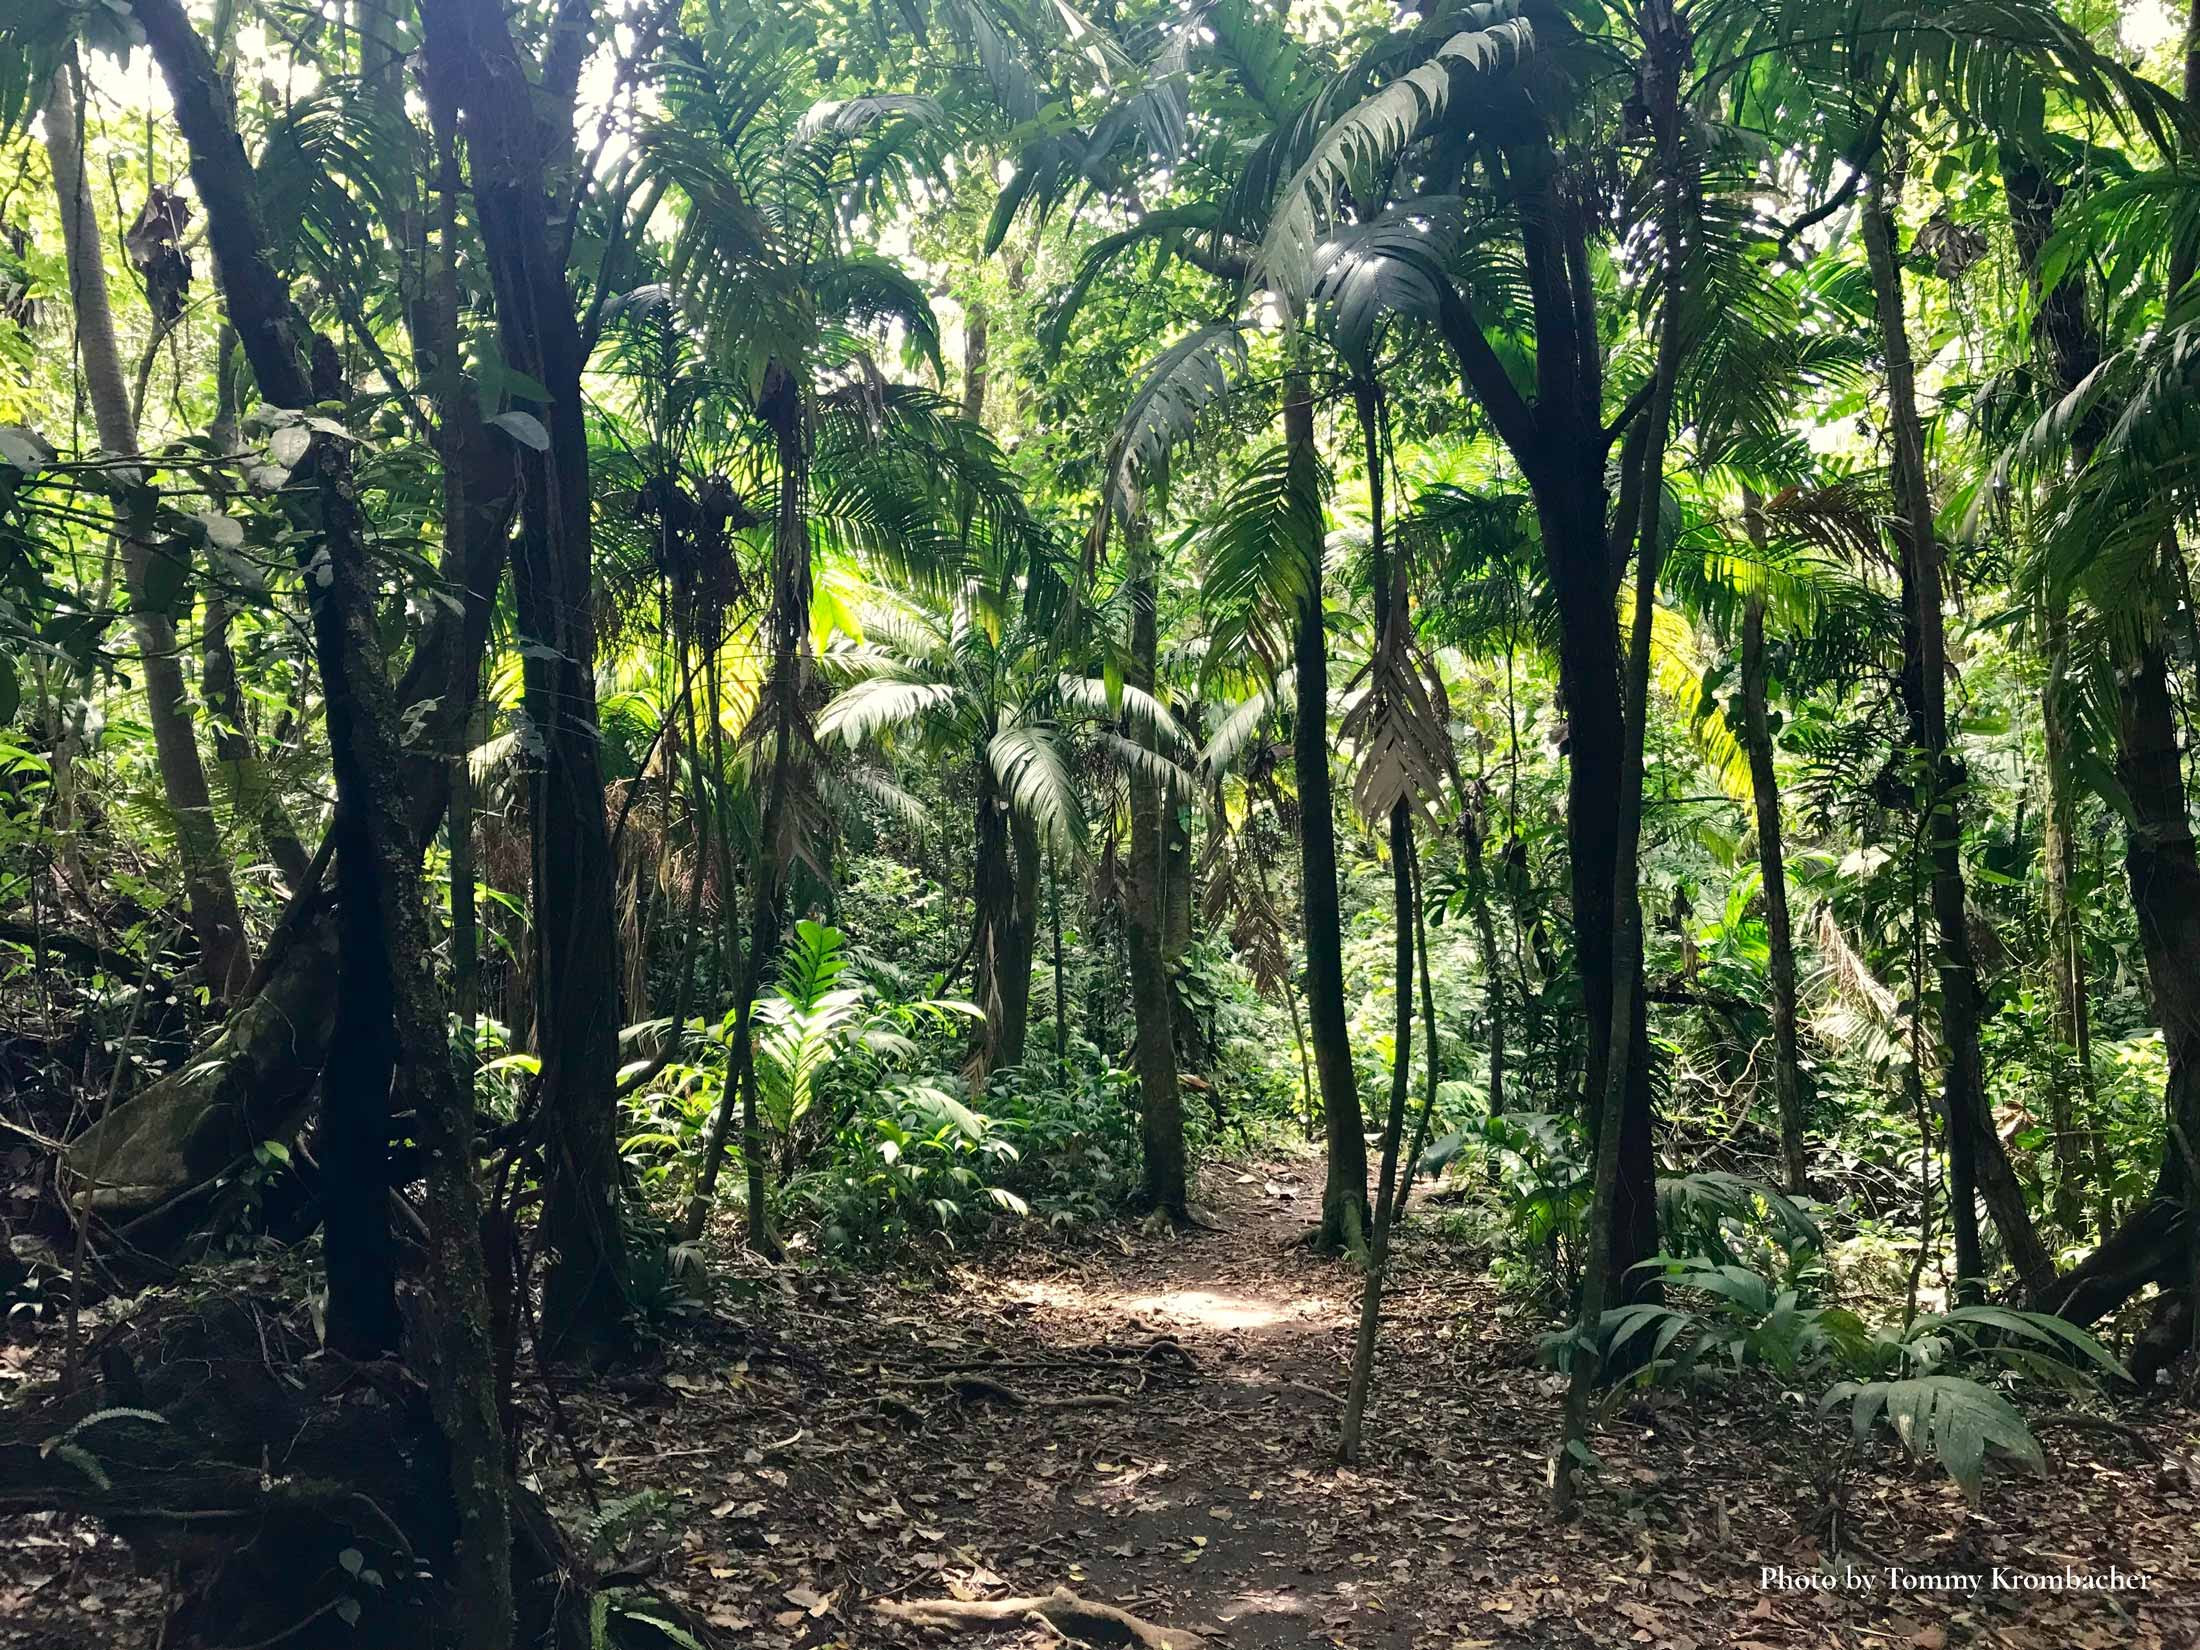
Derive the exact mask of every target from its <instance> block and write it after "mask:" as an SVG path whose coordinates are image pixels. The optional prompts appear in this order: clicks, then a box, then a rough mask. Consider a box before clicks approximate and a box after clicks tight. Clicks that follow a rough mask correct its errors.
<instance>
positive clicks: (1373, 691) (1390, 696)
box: [1338, 591, 1459, 824]
mask: <svg viewBox="0 0 2200 1650" xmlns="http://www.w3.org/2000/svg"><path fill="white" fill-rule="evenodd" d="M1400 597H1401V599H1399V600H1396V601H1393V602H1392V603H1391V609H1390V619H1389V622H1388V623H1387V624H1385V626H1384V627H1383V635H1382V639H1381V640H1380V641H1379V642H1378V643H1377V644H1376V648H1375V652H1374V655H1373V656H1372V657H1371V658H1370V659H1369V660H1368V662H1367V664H1366V665H1365V666H1364V667H1363V668H1362V669H1361V671H1360V673H1359V675H1357V676H1355V677H1354V678H1353V680H1352V683H1351V687H1358V686H1360V685H1361V684H1363V683H1364V684H1365V686H1366V692H1365V693H1364V694H1363V695H1362V697H1361V698H1360V700H1359V702H1358V703H1357V704H1355V705H1354V706H1353V707H1352V708H1351V709H1350V710H1349V711H1347V712H1346V713H1345V718H1344V721H1343V723H1342V725H1341V726H1340V727H1339V729H1338V732H1339V734H1340V736H1341V737H1343V738H1344V739H1345V740H1347V741H1348V742H1350V743H1351V744H1353V745H1355V746H1357V747H1358V749H1359V757H1360V767H1359V772H1358V773H1357V774H1356V775H1355V776H1354V778H1353V782H1352V801H1353V805H1354V806H1355V807H1357V808H1358V809H1359V810H1360V817H1361V818H1363V819H1365V820H1367V821H1368V822H1369V823H1370V824H1373V823H1375V822H1376V821H1378V820H1383V819H1388V818H1389V817H1390V815H1391V812H1392V810H1394V809H1395V808H1396V807H1397V806H1398V805H1399V804H1400V803H1404V804H1406V805H1407V806H1409V807H1411V808H1413V809H1414V810H1415V811H1417V812H1419V813H1421V814H1423V815H1425V816H1428V817H1431V818H1433V817H1434V815H1435V814H1436V813H1437V812H1438V811H1439V810H1440V809H1441V808H1442V806H1443V798H1444V791H1445V787H1446V786H1447V784H1448V785H1449V786H1450V788H1451V790H1452V791H1453V793H1454V794H1456V793H1457V791H1458V789H1459V780H1458V774H1457V765H1456V763H1455V762H1454V760H1453V756H1452V749H1451V733H1450V730H1449V728H1448V727H1447V726H1446V725H1445V719H1444V715H1443V713H1442V712H1441V711H1440V710H1438V709H1437V705H1436V700H1435V697H1434V696H1433V695H1432V694H1431V693H1430V691H1429V686H1428V678H1429V676H1430V675H1432V674H1433V672H1430V671H1428V670H1426V669H1425V665H1424V661H1423V659H1422V657H1421V651H1420V648H1419V647H1418V645H1417V644H1416V643H1415V640H1414V635H1413V626H1412V623H1411V621H1410V620H1409V619H1408V617H1407V614H1406V604H1405V602H1404V600H1403V599H1402V597H1403V592H1402V591H1401V593H1400ZM1350 690H1351V689H1350V687H1348V688H1347V692H1350Z"/></svg>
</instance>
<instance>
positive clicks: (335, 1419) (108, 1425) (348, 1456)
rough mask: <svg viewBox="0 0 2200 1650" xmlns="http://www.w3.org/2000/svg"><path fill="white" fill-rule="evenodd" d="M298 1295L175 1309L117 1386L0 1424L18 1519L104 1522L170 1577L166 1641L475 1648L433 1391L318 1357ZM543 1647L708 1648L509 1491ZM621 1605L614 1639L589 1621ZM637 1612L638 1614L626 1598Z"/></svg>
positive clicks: (108, 1376) (609, 1625)
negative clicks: (616, 1581) (462, 1594)
mask: <svg viewBox="0 0 2200 1650" xmlns="http://www.w3.org/2000/svg"><path fill="white" fill-rule="evenodd" d="M313 1346H314V1343H313V1341H312V1339H311V1338H310V1335H309V1334H307V1333H304V1332H302V1330H301V1326H300V1325H299V1324H298V1323H296V1322H294V1321H292V1320H291V1319H290V1318H289V1317H287V1316H286V1304H285V1303H283V1302H279V1301H267V1302H262V1301H258V1300H254V1299H251V1298H248V1297H214V1298H211V1299H206V1298H202V1299H198V1300H189V1301H178V1302H176V1303H174V1304H173V1305H172V1306H170V1307H168V1308H167V1309H166V1310H154V1311H149V1312H147V1313H144V1314H141V1315H140V1317H139V1318H138V1319H136V1320H133V1321H132V1322H130V1323H129V1324H127V1325H126V1326H124V1327H123V1328H122V1329H121V1330H120V1331H119V1332H117V1333H116V1334H115V1335H113V1336H111V1337H110V1338H109V1339H108V1340H107V1341H106V1342H104V1343H103V1344H102V1345H101V1346H100V1347H99V1349H98V1366H99V1370H100V1377H101V1378H100V1382H99V1385H98V1386H97V1387H96V1388H87V1389H85V1390H81V1391H79V1392H76V1393H74V1394H67V1395H63V1394H58V1393H34V1394H32V1395H30V1396H29V1397H28V1398H27V1399H26V1400H25V1401H23V1402H19V1403H17V1404H13V1405H11V1406H9V1407H8V1408H7V1410H6V1411H5V1412H4V1413H0V1511H15V1510H19V1509H55V1510H60V1511H66V1512H71V1513H77V1514H81V1515H85V1516H89V1517H92V1518H96V1519H98V1520H99V1521H100V1522H102V1523H103V1524H105V1525H106V1526H107V1527H108V1528H109V1529H110V1530H111V1531H113V1532H114V1533H115V1534H116V1535H118V1536H119V1537H121V1538H122V1539H123V1540H124V1541H125V1542H127V1543H128V1544H129V1546H130V1547H131V1549H132V1551H133V1553H134V1555H135V1557H136V1559H137V1560H138V1562H139V1564H140V1566H141V1567H142V1568H143V1569H145V1570H146V1571H147V1572H149V1573H162V1574H165V1575H167V1576H169V1577H170V1578H171V1583H172V1586H173V1589H174V1590H173V1594H172V1604H171V1609H170V1615H169V1620H168V1625H167V1629H166V1635H165V1637H164V1638H163V1640H162V1642H163V1643H165V1644H170V1645H174V1646H177V1647H178V1650H188V1647H192V1646H216V1645H218V1646H236V1645H249V1644H258V1643H267V1644H275V1643H282V1644H286V1645H287V1644H291V1643H296V1644H302V1645H326V1644H337V1643H341V1644H343V1645H345V1646H346V1647H347V1650H418V1647H420V1646H424V1645H434V1644H450V1643H456V1642H458V1638H457V1631H456V1626H455V1623H454V1621H453V1617H452V1612H453V1610H454V1609H455V1608H457V1607H458V1606H457V1603H456V1600H455V1599H454V1597H453V1595H452V1594H451V1592H450V1590H449V1589H448V1587H447V1586H446V1585H445V1583H444V1582H443V1580H442V1578H443V1577H444V1576H446V1575H448V1574H449V1573H450V1571H451V1568H452V1554H453V1550H454V1547H453V1544H454V1542H455V1540H456V1537H457V1529H456V1524H455V1519H454V1517H453V1514H452V1511H451V1506H450V1496H449V1490H448V1475H449V1468H448V1465H447V1462H446V1457H445V1454H444V1444H443V1439H442V1435H441V1433H440V1432H439V1431H438V1430H437V1428H436V1426H435V1424H434V1421H433V1419H432V1417H431V1416H430V1415H429V1413H428V1406H427V1402H426V1397H425V1394H424V1391H423V1390H422V1388H421V1387H420V1385H419V1383H418V1381H417V1380H415V1379H414V1377H413V1376H412V1375H411V1374H410V1373H408V1372H407V1371H406V1369H405V1368H404V1367H403V1366H402V1365H401V1364H399V1363H397V1362H396V1361H394V1360H384V1361H381V1362H376V1363H349V1362H345V1361H343V1360H341V1359H335V1358H328V1357H310V1356H308V1354H309V1353H310V1352H311V1351H312V1350H313ZM507 1493H508V1496H509V1498H510V1505H511V1514H512V1568H513V1580H514V1583H515V1591H516V1593H517V1595H518V1599H517V1603H518V1617H519V1619H518V1621H517V1622H516V1623H515V1627H514V1634H513V1638H512V1641H511V1642H512V1643H513V1644H514V1645H515V1646H524V1647H526V1650H598V1647H599V1646H611V1647H615V1650H641V1647H643V1646H645V1645H646V1646H656V1645H659V1644H661V1643H662V1642H663V1636H662V1634H661V1633H660V1632H659V1631H658V1630H657V1629H656V1628H654V1627H651V1626H649V1625H648V1621H649V1620H650V1619H651V1618H655V1619H660V1620H669V1621H674V1622H676V1623H677V1624H678V1625H679V1627H680V1630H681V1631H682V1632H683V1633H686V1634H687V1635H688V1641H692V1642H695V1643H701V1644H711V1643H713V1642H715V1641H714V1638H713V1635H712V1634H711V1633H710V1630H709V1629H708V1627H707V1626H704V1625H703V1624H701V1623H698V1622H693V1621H690V1620H689V1619H688V1618H687V1616H686V1614H685V1613H684V1612H683V1611H681V1610H679V1609H678V1608H676V1607H675V1606H673V1605H670V1604H668V1603H666V1602H665V1601H663V1600H659V1599H644V1598H641V1597H639V1596H633V1597H631V1599H628V1598H623V1597H622V1593H621V1590H620V1589H617V1588H612V1587H607V1586H606V1585H605V1581H604V1578H601V1577H598V1576H596V1575H595V1574H593V1572H592V1570H591V1567H590V1565H589V1563H588V1561H587V1559H586V1558H585V1556H584V1555H582V1554H580V1553H578V1552H577V1551H575V1550H574V1549H573V1547H572V1546H571V1544H570V1543H569V1542H568V1541H567V1539H566V1537H565V1535H564V1533H563V1531H561V1530H560V1529H559V1527H558V1524H557V1522H556V1520H555V1519H553V1518H552V1517H551V1515H550V1514H549V1512H548V1511H547V1510H546V1509H545V1508H544V1506H543V1505H542V1503H541V1501H540V1500H539V1499H538V1498H537V1497H535V1496H534V1495H533V1494H531V1493H530V1492H529V1491H527V1490H526V1489H525V1488H524V1487H523V1486H521V1485H519V1484H517V1483H512V1484H509V1485H508V1486H507ZM605 1593H608V1594H609V1595H610V1596H609V1597H608V1598H607V1599H606V1600H605V1603H606V1605H607V1608H606V1610H605V1612H604V1631H603V1633H602V1634H600V1635H599V1634H598V1633H597V1632H596V1631H595V1626H594V1623H593V1622H592V1619H591V1610H592V1604H593V1601H594V1600H595V1599H596V1598H598V1597H601V1596H602V1595H603V1594H605ZM629 1601H630V1602H632V1604H633V1605H634V1613H633V1618H632V1619H631V1620H630V1619H629V1618H628V1616H627V1614H626V1613H625V1611H624V1609H623V1604H624V1603H626V1602H629Z"/></svg>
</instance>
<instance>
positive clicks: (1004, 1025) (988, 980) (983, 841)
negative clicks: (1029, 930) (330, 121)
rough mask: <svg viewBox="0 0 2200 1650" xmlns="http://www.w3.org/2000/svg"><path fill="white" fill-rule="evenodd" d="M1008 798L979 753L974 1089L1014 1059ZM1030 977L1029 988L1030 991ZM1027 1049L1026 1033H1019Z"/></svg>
mask: <svg viewBox="0 0 2200 1650" xmlns="http://www.w3.org/2000/svg"><path fill="white" fill-rule="evenodd" d="M1008 808H1009V804H1008V798H1006V797H1005V796H1003V795H1002V794H1001V785H1000V780H999V778H998V777H997V776H996V775H995V774H994V772H993V764H992V762H991V760H990V759H989V758H988V756H987V754H986V752H985V750H984V749H982V748H981V749H980V750H979V751H978V803H977V811H976V815H975V819H974V821H973V824H974V827H975V833H976V835H975V849H974V851H973V853H972V856H971V864H970V904H971V939H970V961H971V976H970V977H971V994H972V997H973V998H974V999H975V1001H976V1002H977V1005H978V1009H979V1011H980V1012H981V1013H982V1014H983V1015H984V1016H985V1018H984V1019H983V1020H982V1021H981V1022H980V1023H979V1026H978V1046H977V1048H976V1049H975V1050H974V1051H973V1052H972V1055H971V1060H970V1078H971V1082H972V1083H973V1085H975V1086H976V1087H979V1088H982V1087H983V1086H984V1084H985V1079H986V1078H987V1076H989V1075H990V1074H991V1073H992V1071H993V1068H994V1067H996V1066H1002V1065H1007V1064H1009V1063H1010V1062H1011V1060H1012V1059H1013V1058H1014V1057H1013V1056H1011V1055H1009V1054H1008V1053H1007V1052H1006V1050H1007V1048H1008V1045H1009V1042H1010V1032H1009V1019H1010V1015H1009V997H1010V995H1011V994H1012V991H1013V986H1012V984H1011V979H1012V976H1013V975H1014V974H1015V972H1016V969H1015V954H1016V894H1017V867H1016V865H1015V862H1014V859H1013V857H1012V856H1011V854H1010V851H1009V813H1008ZM1029 983H1030V982H1029V979H1028V977H1027V979H1026V982H1025V986H1026V990H1027V992H1028V990H1029ZM1014 1040H1015V1042H1016V1043H1017V1045H1018V1047H1019V1051H1020V1048H1021V1044H1022V1041H1023V1038H1022V1034H1021V1032H1020V1031H1019V1032H1017V1033H1016V1034H1015V1039H1014Z"/></svg>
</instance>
